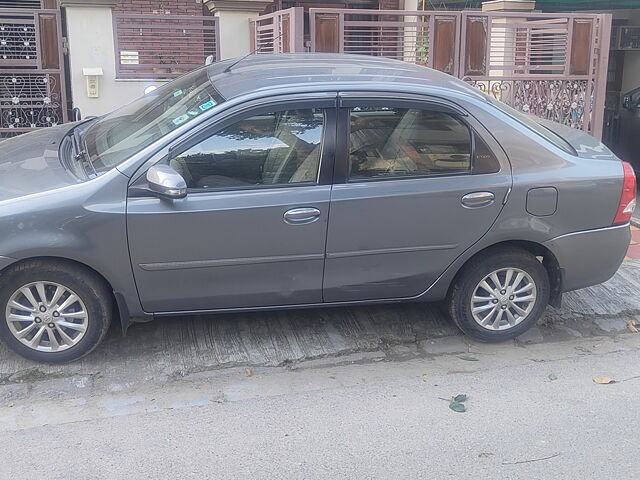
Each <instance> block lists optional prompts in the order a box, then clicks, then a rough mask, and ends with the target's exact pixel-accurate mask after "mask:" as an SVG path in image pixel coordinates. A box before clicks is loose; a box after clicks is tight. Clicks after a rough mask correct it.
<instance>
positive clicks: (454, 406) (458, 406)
mask: <svg viewBox="0 0 640 480" xmlns="http://www.w3.org/2000/svg"><path fill="white" fill-rule="evenodd" d="M449 408H450V409H451V410H453V411H454V412H458V413H463V412H466V411H467V409H466V407H465V406H464V405H463V404H462V403H460V402H451V403H450V404H449Z"/></svg>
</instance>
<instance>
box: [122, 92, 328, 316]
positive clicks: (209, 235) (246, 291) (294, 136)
mask: <svg viewBox="0 0 640 480" xmlns="http://www.w3.org/2000/svg"><path fill="white" fill-rule="evenodd" d="M312 104H313V102H310V101H306V102H304V104H296V103H295V102H290V103H288V104H286V105H277V106H274V105H271V106H263V107H260V108H257V109H253V110H251V111H249V112H245V113H239V114H236V115H235V116H232V117H231V118H226V119H225V120H224V121H222V123H218V124H214V125H212V126H211V127H210V128H209V129H208V130H207V131H205V132H204V133H199V134H197V135H195V136H193V137H192V138H189V139H188V140H186V141H181V142H180V144H179V145H177V146H175V147H173V148H172V149H171V150H170V153H169V155H168V156H167V157H166V158H163V159H162V160H161V162H163V163H165V164H167V165H169V166H170V167H172V168H173V169H174V170H175V171H177V172H178V173H180V174H181V175H182V176H183V177H184V179H185V181H186V182H187V185H188V194H187V196H186V198H184V199H180V200H166V199H161V198H157V197H154V196H152V195H149V194H148V193H145V188H144V185H145V182H146V179H145V176H144V175H143V176H141V177H140V178H139V179H138V180H136V181H135V182H134V184H133V185H132V187H130V189H129V198H128V205H127V226H128V236H129V245H130V254H131V262H132V267H133V270H134V276H135V279H136V283H137V287H138V291H139V295H140V299H141V302H142V305H143V307H144V309H145V310H146V311H149V312H174V311H197V310H211V309H225V308H239V307H264V306H278V305H291V304H301V303H319V302H321V301H322V274H323V266H324V253H325V245H326V229H327V221H328V211H329V200H330V192H331V185H330V183H331V178H330V175H331V172H332V170H333V150H332V147H331V144H332V142H333V139H332V138H335V115H336V109H335V99H332V100H327V99H326V98H325V100H324V101H318V102H317V103H315V104H313V105H314V106H313V107H312V106H310V105H312ZM318 105H319V106H320V108H318Z"/></svg>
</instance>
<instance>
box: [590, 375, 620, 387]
mask: <svg viewBox="0 0 640 480" xmlns="http://www.w3.org/2000/svg"><path fill="white" fill-rule="evenodd" d="M593 381H594V382H596V383H599V384H600V385H608V384H610V383H616V381H615V380H614V379H613V378H609V377H596V378H594V379H593Z"/></svg>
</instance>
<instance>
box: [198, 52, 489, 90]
mask: <svg viewBox="0 0 640 480" xmlns="http://www.w3.org/2000/svg"><path fill="white" fill-rule="evenodd" d="M208 73H209V77H210V79H211V82H212V83H213V85H214V86H215V87H216V89H217V90H218V92H220V94H221V95H222V96H223V97H224V98H226V99H227V100H229V99H232V98H235V97H240V96H243V95H246V94H249V93H254V92H261V91H262V92H264V93H265V94H268V92H269V91H276V90H277V91H279V93H282V92H283V90H285V91H286V90H290V93H296V91H297V90H300V89H301V88H304V89H309V88H310V87H314V86H315V87H318V90H333V89H335V88H336V86H338V85H339V86H340V87H341V88H342V87H345V86H350V88H353V87H358V89H359V90H376V89H378V90H384V88H385V86H386V87H390V86H393V88H394V89H398V88H400V89H404V87H406V90H407V92H412V89H411V87H420V88H423V89H424V88H430V87H431V88H434V89H437V90H440V91H442V90H445V91H449V92H452V93H453V92H456V93H462V94H465V95H470V96H473V97H475V98H479V99H482V100H484V99H485V97H484V95H483V94H482V93H480V92H479V91H478V90H477V89H475V88H473V87H472V86H470V85H469V84H467V83H465V82H463V81H461V80H458V79H457V78H455V77H453V76H451V75H447V74H445V73H442V72H439V71H437V70H433V69H430V68H426V67H422V66H419V65H415V64H411V63H407V62H403V61H400V60H393V59H389V58H384V57H371V56H366V55H345V54H335V53H286V54H275V55H274V54H257V55H249V56H246V57H237V58H232V59H229V60H225V61H222V62H217V63H214V64H212V65H211V66H209V67H208Z"/></svg>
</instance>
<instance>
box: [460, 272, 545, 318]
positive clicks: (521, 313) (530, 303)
mask: <svg viewBox="0 0 640 480" xmlns="http://www.w3.org/2000/svg"><path fill="white" fill-rule="evenodd" d="M536 298H537V289H536V284H535V282H534V281H533V278H531V275H529V274H528V273H527V272H525V271H524V270H521V269H519V268H502V269H499V270H494V271H493V272H491V273H490V274H489V275H487V276H486V277H484V278H483V279H482V280H481V281H480V282H479V283H478V285H477V286H476V288H475V289H474V291H473V295H472V297H471V314H472V316H473V319H474V320H475V321H476V322H477V323H478V324H479V325H480V326H481V327H483V328H486V329H488V330H507V329H509V328H513V327H515V326H516V325H518V324H519V323H521V322H522V321H523V320H524V319H525V318H527V316H528V315H529V314H530V313H531V310H533V307H534V305H535V303H536Z"/></svg>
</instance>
